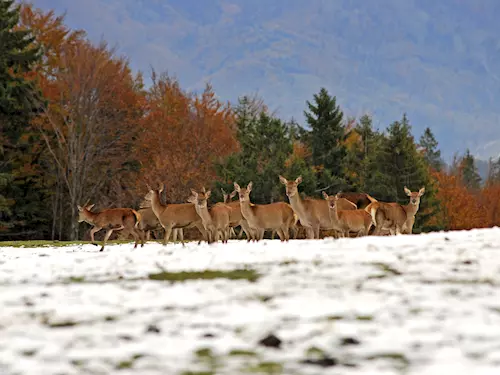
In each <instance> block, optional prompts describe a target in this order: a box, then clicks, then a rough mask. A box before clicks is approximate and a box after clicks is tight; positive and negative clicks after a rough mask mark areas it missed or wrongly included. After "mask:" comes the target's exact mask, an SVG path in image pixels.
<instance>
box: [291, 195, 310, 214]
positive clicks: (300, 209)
mask: <svg viewBox="0 0 500 375" xmlns="http://www.w3.org/2000/svg"><path fill="white" fill-rule="evenodd" d="M288 200H289V201H290V206H292V208H293V210H294V211H295V212H297V213H298V215H299V216H304V215H305V213H306V208H305V206H304V201H303V200H302V198H301V197H300V194H299V192H297V193H296V194H294V195H292V196H291V197H288Z"/></svg>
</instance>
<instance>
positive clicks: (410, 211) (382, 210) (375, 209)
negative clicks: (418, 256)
mask: <svg viewBox="0 0 500 375" xmlns="http://www.w3.org/2000/svg"><path fill="white" fill-rule="evenodd" d="M404 190H405V193H406V195H408V196H409V197H410V202H409V203H408V204H406V205H401V204H399V203H394V202H390V203H388V202H379V201H377V200H376V199H375V198H373V197H371V196H369V195H368V198H369V199H370V201H371V203H370V204H369V205H368V206H366V208H365V211H366V212H368V213H369V214H370V215H371V216H372V220H373V223H374V224H375V231H374V232H373V234H374V235H380V234H382V232H383V231H386V230H388V231H389V232H390V234H391V235H394V234H411V233H412V232H413V224H414V223H415V215H416V214H417V211H418V209H419V205H420V197H421V196H422V195H424V193H425V187H423V188H421V189H420V191H418V192H411V191H410V190H409V189H408V188H407V187H406V186H405V188H404Z"/></svg>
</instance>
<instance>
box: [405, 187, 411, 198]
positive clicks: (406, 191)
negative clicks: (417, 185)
mask: <svg viewBox="0 0 500 375" xmlns="http://www.w3.org/2000/svg"><path fill="white" fill-rule="evenodd" d="M405 193H406V195H408V196H410V195H411V191H410V189H408V188H407V187H406V186H405Z"/></svg>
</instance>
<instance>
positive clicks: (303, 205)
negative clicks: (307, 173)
mask: <svg viewBox="0 0 500 375" xmlns="http://www.w3.org/2000/svg"><path fill="white" fill-rule="evenodd" d="M279 179H280V181H281V183H282V184H283V185H285V187H286V195H287V196H288V199H289V201H290V205H291V207H292V209H293V211H294V212H295V214H296V215H297V216H298V219H299V220H300V223H301V225H302V227H303V228H304V229H305V231H306V237H307V238H309V239H314V238H315V239H319V231H320V229H333V227H332V222H331V220H330V211H329V209H328V203H327V202H326V201H325V200H323V199H312V198H306V199H302V198H301V197H300V194H299V191H298V185H299V184H300V183H301V182H302V177H301V176H299V177H297V178H296V179H295V181H288V180H287V179H286V178H284V177H283V176H279ZM338 207H339V209H342V210H355V209H356V208H357V207H356V205H355V204H354V203H352V202H350V201H348V200H347V199H344V198H341V199H339V200H338Z"/></svg>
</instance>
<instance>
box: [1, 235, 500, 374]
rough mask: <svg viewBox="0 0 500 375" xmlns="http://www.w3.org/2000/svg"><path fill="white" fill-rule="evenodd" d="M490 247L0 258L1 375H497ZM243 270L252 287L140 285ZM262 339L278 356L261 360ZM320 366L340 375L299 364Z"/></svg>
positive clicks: (493, 249) (359, 246)
mask: <svg viewBox="0 0 500 375" xmlns="http://www.w3.org/2000/svg"><path fill="white" fill-rule="evenodd" d="M498 238H500V229H499V228H492V229H481V230H472V231H461V232H447V233H444V232H440V233H430V234H423V235H413V236H395V237H363V238H356V239H340V240H334V239H330V238H329V239H324V240H314V241H313V240H297V241H290V242H289V243H281V242H280V241H278V240H275V241H270V240H264V241H261V242H259V243H247V242H246V241H230V242H229V244H227V245H223V244H220V243H219V244H216V245H207V244H202V245H199V246H198V245H197V244H196V243H189V244H187V245H186V247H184V248H183V247H182V246H181V245H178V244H169V245H168V246H166V247H164V246H162V245H161V244H157V243H148V244H146V246H145V247H144V248H140V247H139V248H137V249H133V244H132V243H131V244H122V245H108V246H107V248H106V250H105V251H104V252H98V250H99V248H98V247H95V246H92V245H76V246H69V247H53V248H51V247H43V248H9V247H0V306H1V309H0V373H1V374H6V375H7V374H34V373H40V374H56V373H65V374H80V373H88V372H93V373H103V374H108V373H114V372H115V371H118V370H119V371H120V373H123V374H132V373H140V374H165V373H169V374H177V373H182V372H183V371H186V372H188V371H212V372H213V373H214V374H215V373H216V374H238V373H243V372H245V371H247V372H248V371H253V372H256V371H257V372H258V370H259V369H261V368H260V367H259V366H265V363H266V362H276V363H278V364H281V365H282V366H283V371H282V372H283V373H287V374H288V373H300V374H330V373H332V371H333V370H335V371H337V372H338V373H342V374H361V373H370V374H400V373H406V374H411V375H413V374H415V375H416V374H426V375H429V374H454V375H460V374H467V375H468V374H471V373H473V374H493V371H495V374H496V373H498V369H499V368H500V302H498V301H500V298H499V297H500V272H499V271H500V255H499V252H498V251H499V250H500V243H499V241H498ZM242 268H247V269H252V270H255V271H256V272H258V273H259V274H260V275H261V276H260V278H259V279H258V280H257V281H255V282H250V281H248V280H228V279H223V278H221V279H213V280H187V281H183V282H174V283H172V282H167V281H157V280H150V279H149V278H148V275H150V274H152V273H158V272H162V271H163V270H166V271H169V272H179V271H204V270H207V269H209V270H219V271H220V270H227V271H229V270H236V269H242ZM269 334H274V335H276V336H277V337H278V338H279V339H280V340H281V341H282V343H281V348H268V347H265V346H261V345H259V341H260V340H261V339H262V338H264V337H265V336H267V335H269ZM199 349H210V352H207V351H202V352H200V353H198V354H197V353H196V352H197V350H199ZM231 351H246V352H248V353H240V355H230V352H231ZM233 354H238V353H233ZM243 354H247V355H243ZM321 355H326V356H328V357H331V358H334V359H335V360H336V361H337V363H336V365H335V366H334V367H329V368H323V367H318V366H315V365H311V364H304V363H302V361H303V360H305V359H308V358H309V359H310V358H316V357H317V356H321ZM261 370H262V369H261ZM262 371H263V372H264V373H265V371H264V370H262Z"/></svg>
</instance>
